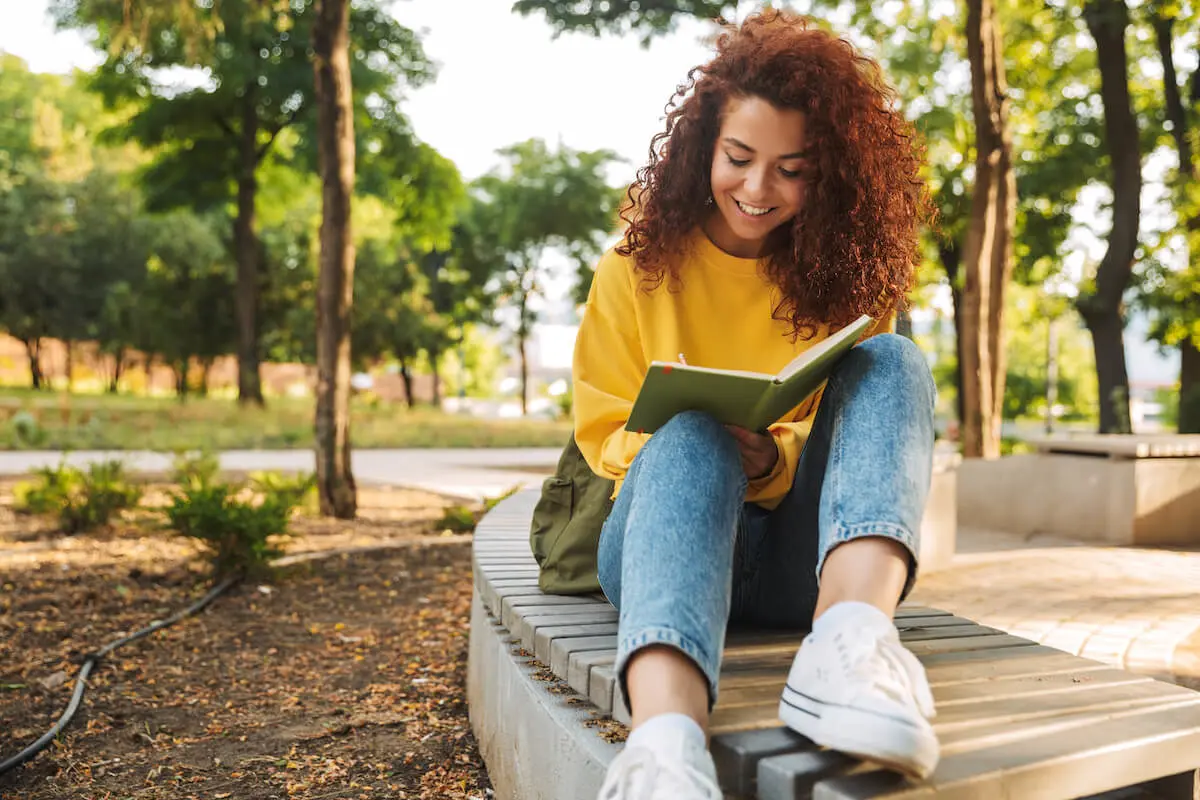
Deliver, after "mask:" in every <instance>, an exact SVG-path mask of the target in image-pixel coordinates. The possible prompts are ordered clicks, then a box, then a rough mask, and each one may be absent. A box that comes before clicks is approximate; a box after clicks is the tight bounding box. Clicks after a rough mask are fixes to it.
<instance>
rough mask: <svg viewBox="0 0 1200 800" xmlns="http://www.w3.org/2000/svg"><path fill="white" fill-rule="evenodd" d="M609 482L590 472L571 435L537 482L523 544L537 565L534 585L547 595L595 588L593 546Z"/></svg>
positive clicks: (609, 492) (607, 503)
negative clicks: (550, 471)
mask: <svg viewBox="0 0 1200 800" xmlns="http://www.w3.org/2000/svg"><path fill="white" fill-rule="evenodd" d="M612 493H613V482H612V481H611V480H609V479H607V478H601V477H600V476H599V475H597V474H596V473H594V472H592V468H591V467H589V466H588V464H587V461H585V460H584V459H583V454H582V453H580V452H579V446H578V445H576V444H575V434H573V433H572V434H571V440H570V441H568V442H567V446H566V447H565V448H564V449H563V452H562V455H561V456H560V457H559V459H558V469H557V470H555V473H554V475H553V476H552V477H549V478H547V479H546V480H545V482H544V483H543V484H542V496H541V498H540V499H539V500H538V503H537V506H536V507H535V508H534V509H533V524H532V526H531V527H530V530H529V546H530V548H531V549H532V550H533V557H534V559H535V560H536V561H537V563H538V567H539V575H538V587H539V588H541V590H542V591H543V592H546V593H548V594H588V593H590V592H598V591H600V579H599V578H598V577H597V576H596V549H597V547H598V546H599V544H600V529H601V527H603V525H604V520H606V519H608V512H609V511H611V510H612V500H611V499H610V498H611V497H612Z"/></svg>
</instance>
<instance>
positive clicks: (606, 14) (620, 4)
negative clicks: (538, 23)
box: [513, 0, 738, 43]
mask: <svg viewBox="0 0 1200 800" xmlns="http://www.w3.org/2000/svg"><path fill="white" fill-rule="evenodd" d="M737 7H738V3H737V0H517V2H515V3H513V11H515V12H516V13H518V14H524V15H526V16H528V15H530V14H533V13H535V12H540V13H541V14H542V15H543V16H544V17H545V18H546V21H547V22H549V23H550V25H551V27H553V28H554V30H555V32H556V33H563V32H565V31H575V30H583V31H587V32H589V33H592V34H596V35H599V34H601V33H616V34H625V33H629V32H630V31H640V32H641V33H642V34H643V36H644V40H643V43H648V42H649V40H650V39H651V38H653V37H654V36H655V35H657V34H663V33H669V32H670V31H672V30H674V29H675V25H676V23H677V22H678V21H679V18H680V17H697V18H700V19H721V18H724V17H725V15H726V14H730V15H732V14H733V13H734V12H736V11H737Z"/></svg>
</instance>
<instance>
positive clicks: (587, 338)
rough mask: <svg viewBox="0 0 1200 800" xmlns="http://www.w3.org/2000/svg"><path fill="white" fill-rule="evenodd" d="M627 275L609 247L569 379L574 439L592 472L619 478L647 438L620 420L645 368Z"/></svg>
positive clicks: (592, 292) (591, 294)
mask: <svg viewBox="0 0 1200 800" xmlns="http://www.w3.org/2000/svg"><path fill="white" fill-rule="evenodd" d="M635 288H636V287H635V286H634V285H633V276H632V275H631V274H630V271H629V267H628V266H627V263H626V261H625V259H623V258H622V257H621V256H619V255H617V254H616V253H615V252H613V251H612V250H610V251H609V252H607V253H606V254H605V255H604V257H603V258H601V259H600V263H599V265H597V267H596V274H595V277H594V278H593V279H592V287H591V290H590V291H589V292H588V302H587V308H586V310H585V311H584V314H583V319H582V320H581V321H580V324H579V333H578V336H577V338H576V340H575V355H574V362H573V365H572V370H571V372H572V381H573V392H574V411H575V443H576V444H577V445H578V446H579V451H580V453H582V454H583V457H584V459H585V460H586V461H587V463H588V466H589V467H591V468H592V472H594V473H596V474H597V475H600V476H601V477H604V478H610V479H613V480H616V481H622V480H624V478H625V473H626V471H627V470H628V469H629V465H630V464H632V463H633V457H634V456H635V455H637V453H638V451H639V450H640V449H641V447H642V445H643V444H645V443H646V440H647V439H649V438H650V436H649V434H638V433H630V432H628V431H626V430H625V422H626V421H627V420H628V419H629V413H630V411H631V410H632V409H633V401H634V400H635V399H636V398H637V393H638V390H639V389H640V388H641V385H642V378H643V377H644V376H645V373H646V360H645V356H644V354H643V351H642V346H641V341H640V337H639V335H638V328H637V317H636V315H635V312H634V305H633V292H634V291H635Z"/></svg>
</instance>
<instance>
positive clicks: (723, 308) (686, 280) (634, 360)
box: [573, 231, 895, 508]
mask: <svg viewBox="0 0 1200 800" xmlns="http://www.w3.org/2000/svg"><path fill="white" fill-rule="evenodd" d="M758 264H759V262H758V260H757V259H749V258H737V257H735V256H731V255H729V254H727V253H725V252H724V251H722V250H720V249H718V248H717V246H716V245H714V244H713V243H712V242H711V241H709V239H708V237H707V236H705V235H704V234H703V233H702V232H699V231H698V232H697V234H696V236H694V237H693V239H692V245H691V248H690V253H689V255H688V258H687V260H686V261H685V263H684V264H683V265H682V266H681V269H680V270H679V276H680V283H681V284H682V286H680V287H678V288H676V290H674V291H672V289H671V287H670V283H669V280H666V281H664V282H663V283H662V285H661V286H659V287H657V288H655V289H652V290H650V291H647V290H646V289H645V288H644V287H643V286H642V285H641V276H640V275H639V274H637V273H636V272H635V271H634V260H633V257H632V256H630V257H624V256H620V255H618V254H617V253H616V252H615V251H613V250H610V251H608V252H607V253H606V254H605V255H604V257H603V258H601V260H600V263H599V265H598V266H597V267H596V275H595V277H594V278H593V280H592V287H591V291H590V292H589V294H588V303H587V310H586V311H585V312H584V315H583V320H582V322H581V323H580V327H579V335H578V338H577V339H576V342H575V358H574V366H573V378H574V410H575V440H576V443H577V444H578V445H579V450H580V452H581V453H582V454H583V457H584V458H585V459H586V460H587V462H588V465H589V466H590V467H591V468H592V471H593V472H595V473H596V474H597V475H600V476H602V477H605V478H611V479H613V480H615V481H616V491H615V492H614V494H613V496H614V497H615V496H616V494H617V493H618V492H620V490H621V483H622V481H623V480H624V478H625V473H626V471H628V469H629V465H630V464H631V463H633V457H634V456H635V455H637V452H638V450H639V449H641V446H642V445H643V444H644V443H645V442H646V440H647V439H649V438H650V435H649V434H638V433H631V432H628V431H626V430H625V421H626V420H627V419H629V412H630V410H631V409H632V408H633V401H634V399H635V398H636V397H637V393H638V389H639V388H640V387H641V384H642V378H643V377H644V376H645V374H646V369H647V367H648V366H649V365H650V362H651V361H655V360H658V361H677V360H678V359H679V355H680V354H681V353H682V354H683V355H684V357H685V359H686V361H687V363H689V364H692V365H695V366H702V367H713V368H717V369H741V370H753V371H756V372H765V373H769V374H774V373H775V372H778V371H779V370H780V369H782V368H783V367H784V366H785V365H786V364H787V363H788V362H789V361H791V360H792V359H793V358H795V357H796V356H797V355H798V354H799V353H800V352H802V351H804V350H806V349H808V348H809V347H811V346H812V345H813V344H815V343H816V342H818V341H820V340H821V339H823V338H825V337H826V336H828V334H829V330H828V328H827V327H825V326H821V327H819V328H818V330H817V333H816V335H815V336H814V337H812V338H811V339H808V340H803V339H796V341H794V342H793V341H792V339H791V336H790V326H789V325H787V324H786V323H783V322H779V321H778V320H775V319H772V317H771V312H772V311H773V310H774V308H775V306H776V305H777V304H778V301H779V297H780V292H779V290H778V289H777V288H776V287H775V286H774V285H773V284H771V283H769V282H768V281H767V280H765V279H764V278H763V277H762V276H761V275H760V273H759V270H758ZM894 324H895V320H894V317H893V318H889V319H887V320H884V321H881V322H880V323H878V324H877V325H875V326H874V328H873V329H872V330H871V331H870V333H869V334H868V335H874V334H876V333H880V332H883V331H885V330H891V329H892V328H893V327H894ZM820 397H821V392H818V393H817V394H816V395H814V396H813V397H812V398H811V399H809V400H808V401H807V402H805V403H803V404H801V405H800V406H798V407H796V408H795V409H793V410H792V411H791V413H789V414H788V415H787V417H785V418H784V420H782V421H780V422H778V423H776V424H775V425H773V426H771V429H770V432H771V435H772V436H773V437H774V439H775V444H776V446H777V447H778V448H779V459H778V461H776V463H775V468H774V470H772V471H771V473H770V474H768V475H766V476H764V477H762V478H760V479H757V480H754V481H751V482H750V486H749V489H748V491H747V493H746V500H747V501H749V502H754V503H759V504H760V505H763V506H766V507H768V508H774V507H775V506H776V505H778V503H779V501H780V500H782V499H783V497H784V495H786V494H787V493H788V490H789V489H791V486H792V480H793V479H794V478H795V476H796V465H797V463H798V462H799V460H800V451H801V449H802V448H803V447H804V441H805V439H806V438H807V437H808V433H809V430H810V429H811V427H812V420H813V416H814V415H815V414H816V410H817V404H818V403H819V402H820Z"/></svg>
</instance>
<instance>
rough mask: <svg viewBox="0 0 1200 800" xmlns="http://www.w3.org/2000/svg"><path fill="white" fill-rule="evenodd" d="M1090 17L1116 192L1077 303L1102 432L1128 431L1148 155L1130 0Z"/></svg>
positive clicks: (1092, 6)
mask: <svg viewBox="0 0 1200 800" xmlns="http://www.w3.org/2000/svg"><path fill="white" fill-rule="evenodd" d="M1083 17H1084V20H1085V21H1086V22H1087V27H1088V30H1089V31H1090V33H1091V35H1092V38H1093V39H1094V40H1095V42H1096V60H1097V62H1098V63H1099V67H1100V97H1101V100H1102V102H1103V105H1104V134H1105V146H1106V148H1107V152H1108V163H1109V169H1110V170H1111V175H1112V177H1111V184H1112V193H1113V209H1112V231H1111V232H1110V233H1109V236H1108V248H1107V250H1106V252H1105V254H1104V258H1103V260H1101V262H1100V266H1099V267H1098V269H1097V271H1096V276H1095V279H1094V281H1090V282H1089V284H1088V285H1085V286H1084V287H1083V290H1082V291H1081V292H1080V295H1079V298H1078V301H1077V306H1078V308H1079V313H1080V314H1081V315H1082V316H1083V319H1084V322H1085V323H1086V324H1087V326H1088V330H1089V331H1091V333H1092V340H1093V346H1094V348H1095V353H1096V370H1097V375H1098V377H1099V382H1100V432H1101V433H1128V432H1129V431H1130V429H1131V421H1130V415H1129V374H1128V371H1127V370H1126V366H1125V343H1124V296H1125V290H1126V289H1127V288H1128V286H1129V282H1130V279H1131V278H1132V276H1133V261H1134V256H1135V253H1136V252H1137V248H1138V227H1139V223H1140V218H1141V192H1142V171H1141V170H1142V158H1141V142H1140V140H1139V136H1138V125H1137V119H1136V117H1135V116H1134V113H1133V106H1132V103H1131V100H1130V93H1129V68H1128V57H1127V54H1126V49H1125V34H1126V30H1127V28H1128V27H1129V10H1128V8H1127V7H1126V6H1125V0H1087V2H1086V3H1085V4H1084V7H1083Z"/></svg>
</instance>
